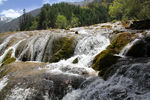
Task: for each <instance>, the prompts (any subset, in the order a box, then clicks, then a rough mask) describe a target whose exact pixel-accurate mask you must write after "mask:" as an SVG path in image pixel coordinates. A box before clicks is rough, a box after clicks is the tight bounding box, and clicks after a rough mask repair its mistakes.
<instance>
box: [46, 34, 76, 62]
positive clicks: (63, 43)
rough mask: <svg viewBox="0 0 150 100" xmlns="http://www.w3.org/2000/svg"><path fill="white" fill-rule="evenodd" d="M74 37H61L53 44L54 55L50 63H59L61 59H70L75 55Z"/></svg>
mask: <svg viewBox="0 0 150 100" xmlns="http://www.w3.org/2000/svg"><path fill="white" fill-rule="evenodd" d="M74 39H75V38H74V37H61V38H59V39H58V40H56V41H55V43H54V44H53V47H52V49H53V55H52V57H51V58H50V60H49V62H50V63H52V62H58V61H59V60H61V59H67V58H70V57H71V56H72V55H73V53H74V49H75V46H74Z"/></svg>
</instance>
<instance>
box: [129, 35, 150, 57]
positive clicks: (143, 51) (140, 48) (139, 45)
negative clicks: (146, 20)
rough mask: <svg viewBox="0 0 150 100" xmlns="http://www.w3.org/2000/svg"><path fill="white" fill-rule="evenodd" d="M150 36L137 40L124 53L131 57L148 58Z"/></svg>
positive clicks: (149, 55) (149, 54) (149, 53)
mask: <svg viewBox="0 0 150 100" xmlns="http://www.w3.org/2000/svg"><path fill="white" fill-rule="evenodd" d="M149 51H150V35H149V34H148V35H146V36H145V37H143V38H141V39H140V40H138V41H137V42H136V43H135V44H134V45H133V46H132V47H131V48H130V49H129V50H128V52H127V53H126V56H131V57H150V52H149Z"/></svg>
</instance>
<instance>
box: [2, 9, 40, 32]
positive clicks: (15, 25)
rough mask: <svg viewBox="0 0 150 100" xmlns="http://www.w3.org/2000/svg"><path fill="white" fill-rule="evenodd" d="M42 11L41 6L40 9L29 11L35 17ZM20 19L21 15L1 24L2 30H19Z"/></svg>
mask: <svg viewBox="0 0 150 100" xmlns="http://www.w3.org/2000/svg"><path fill="white" fill-rule="evenodd" d="M40 11H41V9H40V8H39V9H35V10H33V11H31V12H29V13H30V14H31V15H32V16H34V17H35V16H37V15H38V14H39V13H40ZM19 19H20V17H18V18H16V19H14V20H12V21H10V22H8V23H5V24H3V25H1V26H0V32H7V31H9V30H13V31H16V30H19Z"/></svg>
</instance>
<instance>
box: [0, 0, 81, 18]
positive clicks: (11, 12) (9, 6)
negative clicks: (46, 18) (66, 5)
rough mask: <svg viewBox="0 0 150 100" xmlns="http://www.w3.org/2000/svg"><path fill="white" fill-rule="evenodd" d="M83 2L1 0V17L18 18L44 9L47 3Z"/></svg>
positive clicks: (73, 0)
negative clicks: (24, 10) (32, 11)
mask: <svg viewBox="0 0 150 100" xmlns="http://www.w3.org/2000/svg"><path fill="white" fill-rule="evenodd" d="M80 1H83V0H0V16H6V17H11V18H17V17H19V16H20V15H21V14H22V13H23V9H26V11H27V12H29V11H31V10H34V9H37V8H40V7H42V5H43V4H46V3H50V4H53V3H59V2H80Z"/></svg>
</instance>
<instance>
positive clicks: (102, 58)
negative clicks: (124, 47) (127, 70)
mask: <svg viewBox="0 0 150 100" xmlns="http://www.w3.org/2000/svg"><path fill="white" fill-rule="evenodd" d="M119 58H120V57H118V56H114V55H113V54H112V53H111V52H110V51H109V50H104V51H102V52H101V53H99V54H98V55H97V56H96V57H95V58H94V60H93V64H92V68H93V69H94V70H97V71H100V73H99V75H100V76H103V74H104V73H105V71H106V70H107V69H108V68H110V67H111V66H112V65H113V64H115V63H116V62H117V60H118V59H119Z"/></svg>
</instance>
